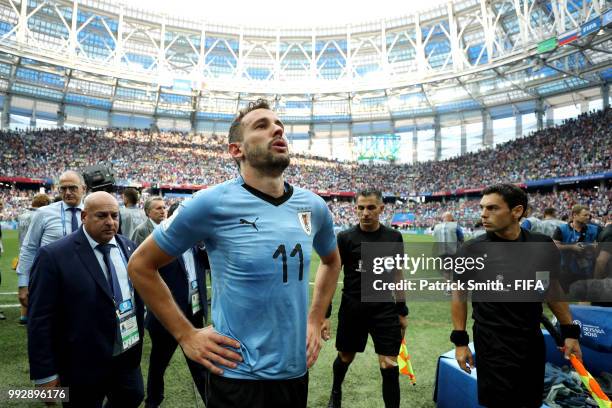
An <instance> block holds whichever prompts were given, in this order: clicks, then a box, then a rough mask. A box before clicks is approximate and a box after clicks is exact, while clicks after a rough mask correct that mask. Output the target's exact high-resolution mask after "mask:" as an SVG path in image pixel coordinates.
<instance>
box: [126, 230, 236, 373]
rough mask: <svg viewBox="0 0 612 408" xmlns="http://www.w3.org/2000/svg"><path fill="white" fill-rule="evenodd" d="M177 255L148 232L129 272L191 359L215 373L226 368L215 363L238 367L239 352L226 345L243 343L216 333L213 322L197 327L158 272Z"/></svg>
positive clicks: (148, 302) (146, 302)
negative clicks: (178, 303) (187, 316)
mask: <svg viewBox="0 0 612 408" xmlns="http://www.w3.org/2000/svg"><path fill="white" fill-rule="evenodd" d="M173 259H174V258H173V257H171V256H170V255H168V254H167V253H165V252H164V251H163V250H162V249H161V248H160V247H159V246H158V245H157V243H156V242H155V240H154V239H153V236H152V235H151V236H149V237H148V238H147V239H145V240H144V242H143V243H142V244H141V245H140V246H139V247H138V248H137V249H136V251H135V252H134V254H132V256H131V258H130V261H129V263H128V273H129V275H130V279H131V280H132V283H133V285H134V288H135V289H136V290H137V291H138V294H139V295H140V296H141V297H142V300H143V301H144V302H145V304H146V305H147V307H148V308H149V310H150V311H151V312H153V314H154V315H155V316H156V317H157V319H158V320H159V321H160V322H161V323H162V324H163V325H164V327H165V328H166V330H168V331H169V332H170V333H171V334H172V335H173V336H174V338H175V339H176V341H177V342H178V343H179V344H180V345H181V347H182V349H183V351H184V352H185V354H186V355H187V356H188V357H189V358H190V359H192V360H194V361H196V362H198V363H200V364H202V365H204V366H205V367H206V368H207V369H209V370H210V371H211V372H212V373H214V374H219V375H220V374H222V373H223V370H221V369H220V368H218V367H216V366H215V364H218V365H223V366H226V367H232V368H233V367H236V363H235V361H240V360H241V358H240V355H239V354H237V353H235V352H233V351H230V350H228V349H227V348H224V347H223V346H224V345H226V346H231V347H234V348H239V347H240V344H239V343H238V342H237V341H235V340H232V339H230V338H228V337H225V336H221V335H219V334H217V333H216V332H215V331H214V329H213V328H212V326H209V327H207V328H205V329H201V330H198V329H195V328H194V327H193V326H192V324H191V323H190V322H189V321H188V320H187V318H186V317H185V316H184V315H183V313H182V312H181V311H180V309H179V307H178V305H177V304H176V302H175V301H174V299H173V298H172V294H171V293H170V290H169V289H168V286H167V285H166V283H165V282H164V281H163V279H162V278H161V276H160V275H159V272H158V270H159V268H161V267H162V266H164V265H166V264H168V263H169V262H171V261H172V260H173Z"/></svg>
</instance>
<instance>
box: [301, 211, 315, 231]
mask: <svg viewBox="0 0 612 408" xmlns="http://www.w3.org/2000/svg"><path fill="white" fill-rule="evenodd" d="M311 218H312V211H310V210H307V211H298V219H299V220H300V224H301V225H302V229H303V230H304V232H305V233H306V235H309V236H310V233H311V232H312V222H311Z"/></svg>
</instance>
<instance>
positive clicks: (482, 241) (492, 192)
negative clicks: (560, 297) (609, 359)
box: [450, 184, 581, 408]
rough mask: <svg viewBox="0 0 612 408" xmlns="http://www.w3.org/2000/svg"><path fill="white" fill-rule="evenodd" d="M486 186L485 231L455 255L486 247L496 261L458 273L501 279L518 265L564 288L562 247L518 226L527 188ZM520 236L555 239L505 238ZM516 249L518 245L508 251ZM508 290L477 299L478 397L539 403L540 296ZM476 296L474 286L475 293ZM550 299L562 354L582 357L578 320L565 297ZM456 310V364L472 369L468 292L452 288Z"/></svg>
mask: <svg viewBox="0 0 612 408" xmlns="http://www.w3.org/2000/svg"><path fill="white" fill-rule="evenodd" d="M482 194H483V196H482V199H481V200H480V208H481V219H482V223H483V225H484V227H485V229H486V234H485V235H482V236H479V237H478V238H475V239H473V240H471V241H468V242H466V244H465V245H464V246H463V247H462V248H461V249H460V250H459V252H458V256H462V257H464V256H472V257H474V256H475V255H474V254H480V253H479V251H480V252H481V253H484V254H488V258H487V261H486V263H487V264H488V265H492V267H489V268H485V270H484V271H483V272H480V273H479V272H475V271H472V272H470V273H467V272H466V273H464V274H462V275H458V273H456V274H455V278H458V277H459V276H460V278H459V279H466V280H467V279H475V280H477V281H484V280H485V279H490V278H491V277H492V276H493V277H494V276H497V278H496V279H497V281H498V282H504V283H507V282H508V278H509V274H508V273H507V272H512V273H518V274H521V275H523V277H525V276H527V275H529V274H531V275H535V276H536V279H540V278H538V277H537V276H538V274H542V273H545V274H548V275H549V277H548V278H546V277H542V278H541V279H542V280H547V281H548V282H550V283H549V291H560V286H559V281H558V274H559V259H558V253H557V252H556V247H555V246H554V243H553V242H552V240H551V238H549V237H547V236H545V235H542V234H537V233H531V232H529V231H526V230H524V229H522V228H521V227H520V224H519V220H520V219H521V217H522V216H523V212H524V210H525V208H526V207H527V194H525V192H524V191H523V190H521V189H520V188H519V187H517V186H515V185H513V184H497V185H494V186H491V187H488V188H486V189H485V190H484V191H483V192H482ZM515 242H519V243H527V242H529V243H536V244H534V245H533V246H532V248H533V247H535V248H538V249H541V248H542V246H548V245H549V244H550V245H549V246H550V247H551V251H548V250H545V251H534V250H533V249H531V250H526V246H525V245H516V244H512V245H508V244H509V243H515ZM491 243H494V244H491ZM483 250H484V252H483ZM517 251H518V252H521V253H520V254H519V253H515V254H511V253H512V252H517ZM543 254H550V255H552V256H550V257H549V256H545V255H544V256H543ZM485 257H486V255H485ZM513 261H514V262H513ZM517 262H519V263H517ZM493 268H494V270H493ZM487 269H488V270H487ZM541 271H543V272H541ZM467 275H469V276H467ZM515 277H516V275H515ZM504 278H506V280H505V281H504ZM506 295H508V293H503V292H499V293H497V294H495V295H494V296H495V297H496V298H497V299H501V300H502V301H491V300H495V298H489V299H484V298H481V299H482V300H483V301H474V302H472V309H473V313H472V316H473V318H474V347H475V350H476V355H477V367H478V380H477V381H478V402H479V403H480V405H483V406H485V407H493V408H539V407H540V406H541V405H542V394H543V391H544V363H545V361H546V360H545V346H544V337H543V335H542V331H541V330H540V317H541V316H542V311H543V310H542V303H541V301H537V302H536V301H533V302H517V301H514V302H512V301H511V298H510V297H508V296H506ZM473 296H474V297H475V296H477V294H476V293H473ZM538 299H541V298H540V297H538ZM484 300H486V301H484ZM504 300H508V301H504ZM514 300H516V299H514ZM547 303H548V307H549V308H550V310H551V311H552V312H553V313H554V315H555V316H556V317H557V319H558V320H559V322H560V324H561V334H562V335H563V337H564V341H565V347H564V351H565V356H566V357H569V355H570V354H571V353H573V354H575V355H576V356H577V357H578V358H581V351H580V345H579V344H578V340H577V339H578V337H579V335H580V328H579V327H578V326H576V325H574V324H572V316H571V313H570V311H569V307H568V305H567V303H566V302H560V301H552V300H548V301H547ZM451 313H452V322H453V327H454V330H453V332H452V333H451V337H450V339H451V341H452V342H453V343H454V344H455V357H456V359H457V362H458V364H459V366H460V367H461V368H462V369H463V370H464V371H466V372H468V373H470V372H471V367H474V359H473V356H472V352H471V351H470V349H469V347H468V344H469V337H468V334H467V331H466V320H467V301H466V293H465V292H461V291H454V292H453V300H452V303H451Z"/></svg>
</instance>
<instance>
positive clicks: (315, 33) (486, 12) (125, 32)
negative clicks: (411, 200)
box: [0, 0, 612, 138]
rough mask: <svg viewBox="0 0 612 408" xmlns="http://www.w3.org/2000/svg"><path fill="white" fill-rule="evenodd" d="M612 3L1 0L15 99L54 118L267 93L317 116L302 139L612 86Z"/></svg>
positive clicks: (199, 106) (207, 104) (217, 107)
mask: <svg viewBox="0 0 612 408" xmlns="http://www.w3.org/2000/svg"><path fill="white" fill-rule="evenodd" d="M611 5H612V2H611V1H610V0H459V1H448V2H446V3H443V4H438V5H436V6H433V7H430V8H428V9H425V10H422V11H418V12H414V13H412V14H410V15H404V16H400V17H393V18H387V19H382V20H378V21H374V22H364V23H355V24H350V25H342V26H325V27H302V28H300V27H296V28H282V27H279V28H267V27H255V26H248V27H247V26H232V25H220V24H213V23H208V22H206V21H204V20H202V19H189V18H185V17H177V16H172V15H168V14H162V13H159V12H154V11H147V10H143V9H137V8H132V7H129V6H126V5H123V4H122V3H119V2H111V1H108V0H78V1H77V0H73V1H69V0H28V1H25V0H0V93H2V94H4V95H5V96H4V97H2V96H0V98H3V99H2V102H3V103H4V105H5V108H6V107H8V102H7V101H8V100H9V99H10V98H11V97H12V96H19V97H31V98H34V99H36V100H37V101H38V103H39V104H40V105H41V106H42V107H43V108H42V111H43V112H41V113H42V114H43V116H44V114H45V112H44V110H45V107H44V106H45V105H44V103H45V102H47V103H50V104H51V105H49V107H48V109H47V110H48V111H49V112H47V114H49V115H51V113H52V112H51V111H52V110H53V109H51V106H58V109H57V112H56V114H57V116H58V121H62V120H63V117H65V116H66V110H70V106H73V107H79V108H82V109H91V110H92V112H93V111H104V112H111V113H113V114H115V113H116V114H117V115H122V114H127V115H143V116H150V117H152V118H153V120H154V121H158V120H163V118H171V119H172V120H174V122H173V123H175V124H177V123H179V122H180V123H183V124H187V128H191V129H195V130H199V129H201V126H200V125H199V124H200V123H205V122H223V123H225V122H229V121H230V120H231V118H232V117H233V115H234V113H235V112H236V110H237V109H238V108H240V107H241V106H244V105H245V104H246V103H248V102H249V101H252V100H255V99H257V98H258V97H265V98H267V99H271V100H274V101H275V103H276V106H277V108H278V109H279V111H280V112H281V114H282V117H283V119H284V121H285V122H288V123H295V124H306V125H308V126H310V128H309V130H308V132H303V131H302V130H303V129H302V130H300V132H301V133H300V132H295V134H296V137H298V138H300V137H302V138H307V137H310V136H312V134H313V129H312V127H313V124H316V123H330V124H331V123H353V122H360V121H386V122H389V123H390V127H389V129H382V130H380V132H381V133H397V132H400V131H402V130H406V129H412V128H415V127H417V126H418V121H419V118H435V120H436V121H439V120H441V119H440V118H441V117H442V120H444V121H448V120H450V121H453V120H462V119H461V118H463V117H466V116H469V115H470V113H474V114H475V115H476V116H478V117H479V120H481V118H482V117H483V116H481V115H487V116H488V117H493V118H495V117H507V116H511V115H514V114H518V113H526V112H543V109H544V107H545V106H546V105H547V104H551V103H555V104H558V103H562V102H564V103H565V102H568V101H574V102H576V101H577V100H583V99H589V98H592V97H593V96H594V95H597V96H599V95H600V93H601V94H603V95H605V98H604V99H607V98H608V81H609V80H610V79H611V78H612V58H611V57H610V50H611V49H612V31H611V30H610V29H606V26H607V24H608V23H609V22H610V19H611V17H612V14H610V10H609V8H610V6H611ZM323 12H324V11H323ZM605 103H607V101H606V102H605ZM11 106H12V105H11ZM67 107H68V108H67ZM11 109H13V108H12V107H11ZM16 109H17V110H19V107H18V106H17V107H16ZM29 109H30V111H31V108H29ZM26 110H27V108H26ZM5 111H6V109H5ZM68 115H69V114H68ZM62 123H63V122H62ZM372 123H374V122H372ZM369 132H370V133H371V134H376V133H377V132H378V130H377V129H376V126H374V125H372V126H370V128H369Z"/></svg>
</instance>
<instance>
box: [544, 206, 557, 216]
mask: <svg viewBox="0 0 612 408" xmlns="http://www.w3.org/2000/svg"><path fill="white" fill-rule="evenodd" d="M556 215H557V210H555V209H554V208H552V207H548V208H545V209H544V216H545V217H549V216H550V217H555V216H556Z"/></svg>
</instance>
